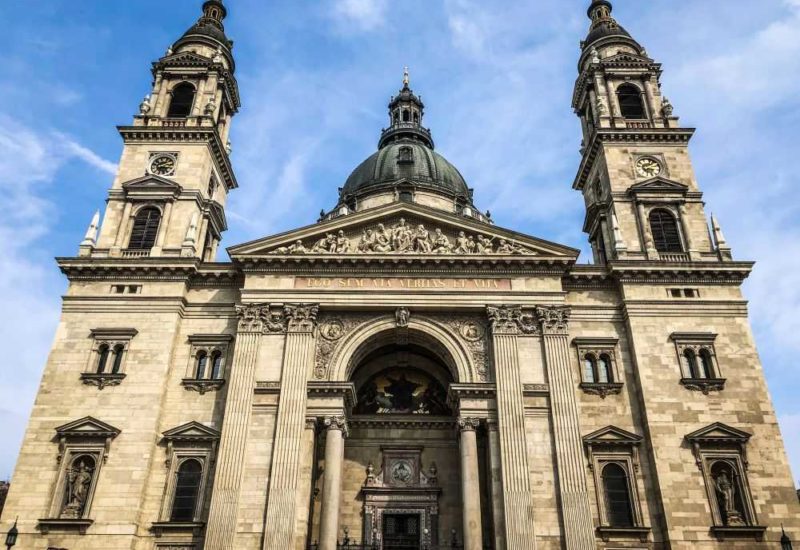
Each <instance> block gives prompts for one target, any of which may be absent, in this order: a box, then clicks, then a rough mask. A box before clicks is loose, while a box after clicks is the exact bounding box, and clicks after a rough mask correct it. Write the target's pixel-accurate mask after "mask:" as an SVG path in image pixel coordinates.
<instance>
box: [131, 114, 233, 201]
mask: <svg viewBox="0 0 800 550" xmlns="http://www.w3.org/2000/svg"><path fill="white" fill-rule="evenodd" d="M117 130H119V133H120V135H121V136H122V140H123V142H124V143H126V144H127V143H136V142H150V141H160V142H164V141H167V142H170V141H174V142H184V143H187V142H189V143H191V142H195V143H198V142H205V143H208V144H209V146H210V147H211V153H212V154H213V155H214V159H215V160H216V162H217V168H219V171H220V174H222V178H223V180H224V181H225V185H226V187H227V188H228V190H231V189H236V188H237V187H239V184H238V182H237V181H236V175H235V174H234V172H233V165H232V164H231V159H230V157H228V153H227V152H226V150H225V146H224V145H223V143H222V139H220V137H219V133H218V132H217V129H216V127H213V126H197V127H178V128H173V127H165V126H118V127H117Z"/></svg>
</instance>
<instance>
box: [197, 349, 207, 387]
mask: <svg viewBox="0 0 800 550" xmlns="http://www.w3.org/2000/svg"><path fill="white" fill-rule="evenodd" d="M207 364H208V354H207V353H206V352H204V351H201V352H200V353H198V354H197V367H196V369H195V371H194V376H195V378H196V379H197V380H203V379H204V378H205V376H206V365H207Z"/></svg>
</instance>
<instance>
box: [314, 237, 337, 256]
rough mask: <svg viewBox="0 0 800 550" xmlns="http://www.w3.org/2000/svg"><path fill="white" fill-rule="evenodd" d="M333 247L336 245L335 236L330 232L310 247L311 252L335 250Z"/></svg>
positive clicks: (321, 252)
mask: <svg viewBox="0 0 800 550" xmlns="http://www.w3.org/2000/svg"><path fill="white" fill-rule="evenodd" d="M335 247H336V237H334V236H333V234H332V233H328V234H326V235H325V236H324V237H323V238H321V239H320V240H318V241H317V242H316V243H315V244H314V246H313V247H311V252H313V253H314V254H325V253H326V252H335ZM332 248H333V250H332Z"/></svg>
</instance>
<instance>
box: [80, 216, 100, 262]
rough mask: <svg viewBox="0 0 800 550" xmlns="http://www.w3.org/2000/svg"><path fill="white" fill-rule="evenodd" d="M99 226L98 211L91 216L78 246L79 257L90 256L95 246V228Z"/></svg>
mask: <svg viewBox="0 0 800 550" xmlns="http://www.w3.org/2000/svg"><path fill="white" fill-rule="evenodd" d="M99 226H100V211H99V210H97V211H96V212H95V213H94V216H92V221H91V223H90V224H89V228H88V229H87V230H86V236H84V237H83V240H82V241H81V245H80V251H79V255H81V256H90V255H91V253H92V250H93V249H94V247H95V245H97V228H98V227H99Z"/></svg>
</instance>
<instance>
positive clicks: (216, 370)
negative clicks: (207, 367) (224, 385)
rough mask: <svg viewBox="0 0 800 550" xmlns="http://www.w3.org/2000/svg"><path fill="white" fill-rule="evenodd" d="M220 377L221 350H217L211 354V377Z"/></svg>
mask: <svg viewBox="0 0 800 550" xmlns="http://www.w3.org/2000/svg"><path fill="white" fill-rule="evenodd" d="M220 378H222V352H220V351H219V350H217V351H215V352H214V353H212V354H211V379H212V380H219V379H220Z"/></svg>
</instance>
